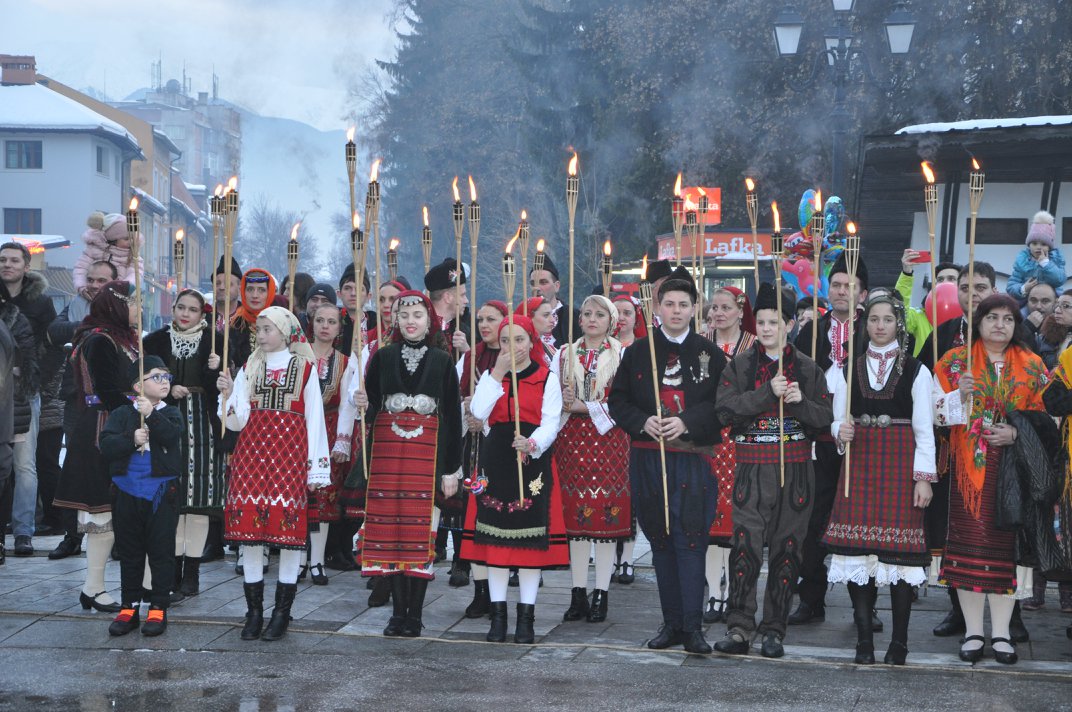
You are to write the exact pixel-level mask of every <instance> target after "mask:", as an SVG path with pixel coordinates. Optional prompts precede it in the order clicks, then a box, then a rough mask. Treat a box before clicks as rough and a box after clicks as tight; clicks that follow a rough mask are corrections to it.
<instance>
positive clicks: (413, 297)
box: [391, 289, 443, 346]
mask: <svg viewBox="0 0 1072 712" xmlns="http://www.w3.org/2000/svg"><path fill="white" fill-rule="evenodd" d="M407 302H409V303H407ZM417 303H420V304H421V305H422V306H423V307H424V308H425V309H426V310H427V311H428V322H429V326H428V333H427V334H425V335H424V343H425V344H427V345H429V346H431V345H432V341H433V338H434V337H435V335H436V334H438V333H439V332H441V331H443V321H442V319H440V318H439V315H438V314H436V310H435V309H434V308H433V307H432V302H431V300H430V299H428V296H427V295H426V294H425V293H424V292H418V291H417V290H416V289H407V290H406V291H404V292H402V293H401V294H399V295H398V299H396V300H395V307H392V309H391V316H392V318H393V319H394V320H395V321H398V309H399V308H400V307H403V306H413V305H415V304H417ZM392 326H393V325H392ZM403 341H405V337H403V336H402V332H401V331H400V330H399V329H391V343H394V344H397V343H401V342H403Z"/></svg>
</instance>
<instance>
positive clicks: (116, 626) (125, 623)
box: [108, 604, 141, 636]
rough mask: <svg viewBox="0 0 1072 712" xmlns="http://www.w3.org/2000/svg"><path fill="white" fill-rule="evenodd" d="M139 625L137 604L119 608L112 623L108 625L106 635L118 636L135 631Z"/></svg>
mask: <svg viewBox="0 0 1072 712" xmlns="http://www.w3.org/2000/svg"><path fill="white" fill-rule="evenodd" d="M140 625H141V621H140V619H139V618H138V606H137V604H135V605H134V606H132V607H131V608H123V609H120V611H119V615H117V616H116V617H115V620H114V621H112V624H111V625H110V626H108V635H114V636H120V635H126V634H127V633H131V632H133V631H136V630H137V629H138V627H139V626H140Z"/></svg>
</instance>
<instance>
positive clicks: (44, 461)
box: [37, 428, 78, 534]
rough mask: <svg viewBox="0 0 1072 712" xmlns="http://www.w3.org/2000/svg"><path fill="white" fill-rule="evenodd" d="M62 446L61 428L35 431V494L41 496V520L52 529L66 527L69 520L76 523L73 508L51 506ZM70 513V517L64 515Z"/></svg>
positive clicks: (54, 494)
mask: <svg viewBox="0 0 1072 712" xmlns="http://www.w3.org/2000/svg"><path fill="white" fill-rule="evenodd" d="M61 447H63V428H50V429H49V430H42V431H40V432H39V433H37V496H38V497H40V498H41V513H42V517H41V519H42V522H43V523H44V524H46V525H48V526H50V527H52V528H53V529H63V530H64V531H65V532H66V531H70V533H72V534H73V533H75V530H74V529H73V528H72V529H70V530H68V529H67V526H68V524H69V523H70V521H74V522H75V523H76V525H77V521H78V516H77V514H75V510H73V509H61V508H60V507H53V506H52V500H53V498H54V497H55V496H56V485H58V484H59V481H60V473H61V472H62V469H63V468H61V467H60V448H61ZM67 513H70V517H65V516H64V515H65V514H67Z"/></svg>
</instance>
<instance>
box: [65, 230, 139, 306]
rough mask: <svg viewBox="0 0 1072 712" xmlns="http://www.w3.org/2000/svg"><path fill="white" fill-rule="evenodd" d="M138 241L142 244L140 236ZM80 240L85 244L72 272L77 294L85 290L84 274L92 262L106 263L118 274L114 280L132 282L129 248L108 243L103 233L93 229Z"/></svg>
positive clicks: (132, 273) (132, 271) (132, 266)
mask: <svg viewBox="0 0 1072 712" xmlns="http://www.w3.org/2000/svg"><path fill="white" fill-rule="evenodd" d="M138 239H139V240H142V242H144V239H143V238H141V237H140V236H139V237H138ZM82 240H83V241H84V242H85V243H86V247H85V249H84V250H82V254H81V255H79V256H78V260H77V261H76V262H75V263H74V270H73V279H74V287H75V289H76V290H78V292H79V293H81V291H82V290H83V289H85V286H86V272H88V271H89V267H90V265H92V264H93V263H94V262H108V263H110V264H112V265H113V266H114V267H115V269H116V271H117V272H118V273H119V276H118V277H116V279H122V280H126V281H127V282H133V281H134V264H133V263H132V261H131V259H130V248H129V247H120V246H119V245H117V244H115V243H114V242H108V240H107V238H105V237H104V232H103V231H101V230H94V229H93V228H90V229H89V230H86V231H85V232H84V233H82ZM138 264H139V265H140V264H142V259H141V258H140V257H139V258H138Z"/></svg>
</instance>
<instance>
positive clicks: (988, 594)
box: [934, 294, 1052, 664]
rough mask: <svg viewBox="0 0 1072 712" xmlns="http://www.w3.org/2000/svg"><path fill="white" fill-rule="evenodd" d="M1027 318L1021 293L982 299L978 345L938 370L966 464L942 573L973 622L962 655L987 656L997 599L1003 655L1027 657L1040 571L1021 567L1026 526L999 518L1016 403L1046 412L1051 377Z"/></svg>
mask: <svg viewBox="0 0 1072 712" xmlns="http://www.w3.org/2000/svg"><path fill="white" fill-rule="evenodd" d="M1021 321H1022V317H1021V316H1020V308H1019V305H1018V304H1017V302H1016V300H1015V299H1013V298H1012V297H1009V296H1008V295H1006V294H994V295H991V296H989V297H987V298H986V299H984V300H982V301H981V302H979V306H978V307H976V311H975V317H974V325H973V328H972V339H971V343H970V346H960V347H957V348H954V349H951V350H950V351H948V352H947V353H946V355H945V356H943V357H942V358H941V359H940V360H939V362H938V366H937V367H936V368H935V374H934V377H935V385H934V399H935V400H934V408H935V423H936V425H938V426H939V427H948V428H950V436H949V443H950V448H951V449H952V451H953V457H954V464H955V467H956V471H955V474H954V475H953V476H954V477H955V479H954V480H953V482H952V486H951V487H950V493H949V534H948V536H947V538H946V544H945V550H944V553H943V556H942V569H941V572H940V574H939V578H940V580H941V581H942V583H945V584H948V585H949V586H951V587H954V588H956V589H957V597H958V599H959V600H960V607H961V609H962V610H963V612H964V623H965V627H966V629H967V634H966V636H965V638H964V643H963V645H962V646H961V649H960V658H961V659H962V660H965V661H967V662H976V661H978V660H980V659H981V658H982V657H983V646H984V643H985V639H984V638H983V635H982V634H983V609H984V607H985V606H986V604H987V603H989V604H990V625H991V639H990V643H991V646H992V648H993V651H994V659H995V660H997V661H998V662H1000V663H1006V664H1012V663H1015V662H1016V661H1017V659H1018V658H1017V655H1016V649H1015V647H1014V646H1013V644H1012V642H1011V641H1010V636H1009V620H1010V619H1011V617H1012V613H1013V607H1014V605H1015V603H1016V599H1017V597H1024V598H1026V597H1027V596H1029V595H1030V593H1031V582H1030V581H1022V580H1021V581H1018V576H1019V577H1021V578H1026V576H1025V574H1027V573H1029V572H1030V569H1024V568H1020V569H1019V570H1018V568H1017V566H1016V538H1017V531H1009V530H1001V529H998V528H997V525H996V522H997V507H998V504H997V500H998V494H997V480H998V470H999V464H1000V462H1001V455H1002V453H1003V452H1004V450H1005V449H1006V448H1008V447H1014V446H1015V443H1016V440H1017V438H1018V437H1019V432H1018V430H1017V428H1016V427H1014V426H1013V425H1011V424H1010V423H1009V420H1010V416H1011V415H1012V414H1013V413H1014V411H1018V412H1020V413H1023V414H1025V415H1028V416H1030V415H1032V414H1034V415H1037V412H1038V411H1042V410H1044V404H1043V402H1042V391H1043V390H1044V389H1045V387H1046V384H1047V383H1048V377H1047V375H1046V367H1045V365H1044V364H1043V363H1042V360H1041V359H1040V358H1039V357H1038V356H1036V355H1035V354H1033V353H1031V351H1030V350H1029V349H1028V348H1027V347H1026V346H1024V345H1023V344H1022V343H1021V342H1020V340H1019V339H1018V338H1017V332H1018V330H1019V328H1020V324H1021ZM969 348H970V349H971V353H972V370H971V372H970V373H969V372H968V370H967V354H968V349H969ZM1046 420H1049V418H1046ZM1050 424H1051V425H1052V420H1050ZM1032 427H1033V428H1035V429H1037V428H1038V427H1040V426H1039V425H1038V424H1037V423H1035V424H1033V426H1032ZM1018 584H1020V585H1019V589H1018Z"/></svg>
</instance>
